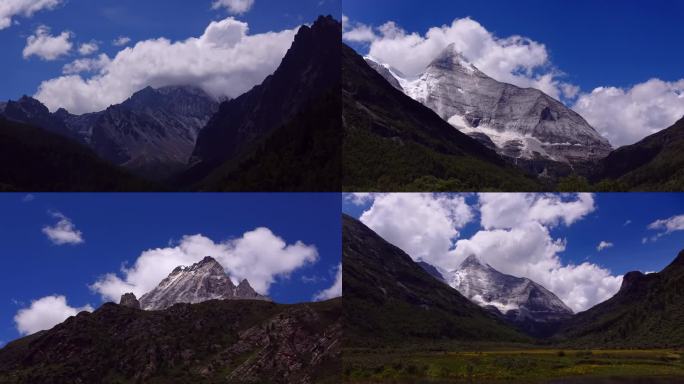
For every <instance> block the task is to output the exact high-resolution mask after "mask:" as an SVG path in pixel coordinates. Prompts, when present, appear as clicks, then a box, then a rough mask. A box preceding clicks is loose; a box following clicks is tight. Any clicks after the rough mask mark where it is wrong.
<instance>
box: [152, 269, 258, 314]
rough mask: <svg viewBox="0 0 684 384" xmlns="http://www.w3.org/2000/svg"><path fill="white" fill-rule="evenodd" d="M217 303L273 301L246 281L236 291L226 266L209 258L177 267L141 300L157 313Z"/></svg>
mask: <svg viewBox="0 0 684 384" xmlns="http://www.w3.org/2000/svg"><path fill="white" fill-rule="evenodd" d="M214 299H220V300H225V299H246V300H270V299H269V298H267V297H265V296H262V295H260V294H258V293H257V292H256V291H254V289H253V288H252V287H251V285H250V284H249V282H248V281H247V279H245V280H242V281H241V282H240V284H239V285H238V286H237V287H236V286H235V284H234V283H233V281H232V280H231V279H230V277H229V276H228V275H226V273H225V271H224V270H223V266H221V264H219V262H218V261H216V260H215V259H214V258H213V257H210V256H207V257H205V258H204V259H202V260H201V261H199V262H197V263H195V264H192V265H190V266H178V267H176V268H175V269H174V270H173V271H172V272H171V273H170V274H169V276H168V277H166V278H165V279H164V280H162V281H161V282H160V283H159V285H158V286H157V287H156V288H154V289H153V290H151V291H150V292H148V293H146V294H144V295H142V297H140V307H141V308H142V309H145V310H158V309H164V308H168V307H170V306H172V305H174V304H177V303H200V302H203V301H207V300H214Z"/></svg>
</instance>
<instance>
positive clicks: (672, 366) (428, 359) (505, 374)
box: [344, 349, 684, 383]
mask: <svg viewBox="0 0 684 384" xmlns="http://www.w3.org/2000/svg"><path fill="white" fill-rule="evenodd" d="M349 352H352V351H349ZM344 376H345V382H350V383H353V382H359V383H366V382H383V381H386V382H402V381H406V382H413V381H414V380H421V379H428V380H436V381H440V382H442V381H445V382H450V381H453V382H525V383H528V382H532V383H534V382H544V381H546V380H548V379H555V378H573V377H582V378H585V377H587V378H588V377H591V378H602V377H625V378H633V377H652V376H662V377H682V379H683V380H684V351H682V350H663V349H659V350H655V349H649V350H628V349H619V350H617V349H616V350H597V349H593V350H589V349H587V350H568V349H566V350H562V349H501V350H488V351H458V352H408V351H407V352H402V351H394V352H391V353H387V352H386V351H383V352H382V353H373V352H371V351H365V352H360V351H356V352H352V353H345V354H344Z"/></svg>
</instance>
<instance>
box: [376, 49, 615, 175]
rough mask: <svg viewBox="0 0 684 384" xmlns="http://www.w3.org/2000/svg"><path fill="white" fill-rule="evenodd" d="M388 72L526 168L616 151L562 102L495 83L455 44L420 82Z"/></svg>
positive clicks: (453, 121) (416, 96) (411, 92)
mask: <svg viewBox="0 0 684 384" xmlns="http://www.w3.org/2000/svg"><path fill="white" fill-rule="evenodd" d="M380 67H383V66H382V65H380ZM376 68H377V66H376ZM383 68H384V71H385V73H386V72H389V74H390V75H392V76H393V77H395V78H396V79H397V81H398V83H399V84H400V86H401V89H402V90H403V91H404V92H405V93H406V94H407V95H409V96H410V97H412V98H413V99H415V100H417V101H419V102H421V103H422V104H424V105H426V106H428V107H429V108H430V109H432V110H433V111H435V112H436V113H437V114H438V115H439V116H440V117H441V118H442V119H444V120H446V121H448V122H449V123H450V124H451V125H453V126H454V127H456V128H458V129H459V130H460V131H461V132H464V133H466V134H468V135H470V136H471V137H473V138H475V139H477V140H479V141H481V142H482V143H483V144H485V145H487V146H488V147H491V148H493V149H495V150H496V151H497V152H499V153H500V154H502V155H504V156H506V157H509V158H512V159H514V160H515V161H516V163H518V164H519V165H522V166H524V167H526V168H530V169H537V170H538V169H540V168H542V167H543V166H544V165H545V164H547V163H548V162H549V161H550V162H557V163H565V164H569V165H571V166H572V165H574V164H578V163H585V162H587V161H593V160H598V159H601V158H603V157H605V156H607V155H608V153H609V152H610V151H611V149H612V148H611V146H610V144H609V143H608V140H606V139H605V138H603V137H602V136H601V135H599V133H598V132H596V130H594V128H592V127H591V126H590V125H589V124H588V123H587V122H586V121H585V120H584V119H583V118H582V117H581V116H580V115H579V114H577V113H575V112H574V111H572V110H571V109H569V108H567V107H566V106H565V105H563V104H562V103H561V102H559V101H558V100H555V99H554V98H552V97H550V96H548V95H546V94H545V93H543V92H541V91H539V90H537V89H533V88H520V87H517V86H515V85H511V84H507V83H502V82H499V81H496V80H494V79H492V78H491V77H489V76H487V75H486V74H484V73H483V72H481V71H480V70H479V69H477V67H475V66H474V65H473V64H471V63H469V62H468V61H467V60H466V59H465V58H464V57H463V56H462V55H461V54H460V53H459V52H457V50H456V48H455V46H454V45H453V44H451V45H449V46H448V47H447V48H446V49H444V50H443V51H442V52H441V53H440V54H439V55H438V56H437V57H436V58H435V59H434V60H433V61H432V62H431V63H430V64H429V65H428V67H427V68H426V69H425V71H424V72H423V73H422V74H420V75H419V76H417V77H415V78H409V77H406V76H403V75H402V74H401V73H400V72H398V71H396V70H392V69H391V68H387V67H383ZM535 162H541V164H542V167H539V166H535V164H534V163H535ZM542 169H543V168H542ZM547 171H548V170H547Z"/></svg>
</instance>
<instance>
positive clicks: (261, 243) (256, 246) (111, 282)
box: [90, 227, 318, 301]
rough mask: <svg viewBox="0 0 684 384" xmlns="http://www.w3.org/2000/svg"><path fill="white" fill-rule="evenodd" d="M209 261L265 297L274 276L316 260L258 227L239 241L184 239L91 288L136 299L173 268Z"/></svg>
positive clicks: (309, 251)
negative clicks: (245, 280)
mask: <svg viewBox="0 0 684 384" xmlns="http://www.w3.org/2000/svg"><path fill="white" fill-rule="evenodd" d="M205 256H212V257H213V258H214V259H216V260H217V261H218V262H219V263H220V264H221V265H222V266H223V268H224V269H225V271H226V273H227V274H228V275H229V276H230V277H231V279H232V280H233V282H234V283H238V282H239V281H242V280H243V279H248V280H249V282H250V285H251V286H252V287H253V288H254V289H255V290H256V291H257V292H259V293H261V294H268V291H269V288H270V286H271V284H273V283H274V282H275V280H276V278H278V277H286V276H288V275H289V274H290V273H291V272H293V271H294V270H296V269H298V268H300V267H303V266H304V265H306V264H309V263H314V262H316V261H317V260H318V251H317V249H316V247H315V246H313V245H307V244H304V243H302V242H300V241H297V242H295V243H293V244H287V243H286V242H285V240H283V239H282V238H280V237H279V236H277V235H275V234H274V233H273V232H271V230H270V229H268V228H264V227H261V228H256V229H254V230H253V231H249V232H245V233H244V234H243V235H242V236H241V237H239V238H235V239H231V240H226V241H220V242H215V241H214V240H212V239H210V238H208V237H206V236H203V235H199V234H198V235H190V236H184V237H183V238H182V239H181V240H180V242H179V243H178V244H177V245H176V246H169V247H166V248H155V249H148V250H146V251H144V252H142V253H141V254H140V256H138V258H137V260H136V261H135V262H134V263H133V265H132V266H131V267H126V266H123V267H122V268H121V273H120V274H116V273H108V274H106V275H104V276H102V277H101V278H100V279H98V280H97V281H96V282H94V283H93V284H92V285H91V286H90V288H91V289H92V290H93V291H94V292H96V293H99V294H100V295H101V296H102V298H103V299H104V300H113V301H118V300H119V298H120V296H121V295H122V294H124V293H126V292H133V293H135V295H136V296H138V297H140V296H142V295H143V294H145V293H147V292H149V291H150V290H152V289H153V288H154V287H156V286H157V285H158V284H159V282H160V281H161V280H163V279H164V278H165V277H166V276H168V274H169V273H171V271H173V269H174V268H176V267H178V266H180V265H185V266H188V265H191V264H194V263H197V262H199V261H200V260H202V259H203V258H204V257H205Z"/></svg>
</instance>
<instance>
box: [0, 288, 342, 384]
mask: <svg viewBox="0 0 684 384" xmlns="http://www.w3.org/2000/svg"><path fill="white" fill-rule="evenodd" d="M341 337H342V300H341V299H335V300H330V301H326V302H319V303H305V304H295V305H280V304H275V303H272V302H267V301H254V300H252V301H240V302H238V301H233V300H214V301H209V302H204V303H199V304H178V305H175V306H173V307H171V308H168V309H165V310H162V311H152V312H144V311H138V310H134V309H131V308H127V307H124V306H121V305H116V304H113V303H107V304H104V305H102V307H100V308H98V309H97V310H96V311H94V312H93V313H88V312H81V313H79V314H78V315H77V316H72V317H70V318H69V319H67V320H66V321H65V322H63V323H62V324H58V325H57V326H55V327H54V328H53V329H51V330H49V331H43V332H39V333H36V334H34V335H31V336H28V337H25V338H22V339H19V340H16V341H13V342H11V343H9V344H8V345H7V346H6V347H5V348H3V349H2V350H0V383H41V384H67V383H68V384H73V383H122V382H124V383H179V382H183V383H283V384H285V383H335V382H340V381H341V355H340V354H341V351H340V349H341V342H342V339H341Z"/></svg>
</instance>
